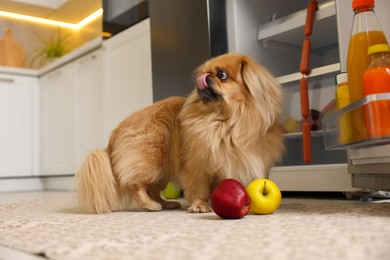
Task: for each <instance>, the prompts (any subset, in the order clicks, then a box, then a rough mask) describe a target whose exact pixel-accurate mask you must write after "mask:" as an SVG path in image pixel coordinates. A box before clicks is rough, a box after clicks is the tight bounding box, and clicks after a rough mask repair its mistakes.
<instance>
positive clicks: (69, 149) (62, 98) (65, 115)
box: [40, 64, 75, 175]
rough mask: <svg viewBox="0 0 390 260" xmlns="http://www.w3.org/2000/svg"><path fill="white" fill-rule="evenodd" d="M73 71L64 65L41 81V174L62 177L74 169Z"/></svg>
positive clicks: (70, 67) (71, 67) (69, 66)
mask: <svg viewBox="0 0 390 260" xmlns="http://www.w3.org/2000/svg"><path fill="white" fill-rule="evenodd" d="M74 73H75V72H74V71H73V66H71V65H70V64H69V65H66V66H64V67H61V68H59V69H56V70H54V71H53V72H51V73H49V74H46V75H44V76H42V78H41V81H40V84H41V86H40V114H41V124H40V128H41V135H40V140H41V146H40V148H41V174H43V175H61V174H70V173H74V172H75V167H74V152H73V150H74V147H75V146H74V131H73V129H74V116H73V115H74V114H73V111H74V110H73V98H72V97H73V96H74V77H73V75H74Z"/></svg>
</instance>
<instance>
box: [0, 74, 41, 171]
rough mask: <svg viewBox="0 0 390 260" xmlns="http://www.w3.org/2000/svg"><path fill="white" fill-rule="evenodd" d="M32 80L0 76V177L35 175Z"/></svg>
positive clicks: (34, 91)
mask: <svg viewBox="0 0 390 260" xmlns="http://www.w3.org/2000/svg"><path fill="white" fill-rule="evenodd" d="M37 81H38V80H37V78H36V77H33V76H31V77H30V76H16V75H12V74H6V73H0V126H1V127H0V177H23V176H32V175H34V174H36V173H37V171H38V153H37V149H38V146H37V145H38V144H37V142H36V140H37V138H36V137H37V131H38V84H37Z"/></svg>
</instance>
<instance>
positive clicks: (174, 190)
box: [162, 182, 181, 199]
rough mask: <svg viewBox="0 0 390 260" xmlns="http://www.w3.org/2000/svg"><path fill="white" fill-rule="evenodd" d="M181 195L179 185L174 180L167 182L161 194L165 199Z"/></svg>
mask: <svg viewBox="0 0 390 260" xmlns="http://www.w3.org/2000/svg"><path fill="white" fill-rule="evenodd" d="M180 195H181V187H180V185H179V184H177V183H175V182H168V184H167V186H166V187H165V189H164V190H163V192H162V196H163V197H164V198H166V199H177V198H179V197H180Z"/></svg>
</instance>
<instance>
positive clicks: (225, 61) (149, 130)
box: [76, 54, 284, 213]
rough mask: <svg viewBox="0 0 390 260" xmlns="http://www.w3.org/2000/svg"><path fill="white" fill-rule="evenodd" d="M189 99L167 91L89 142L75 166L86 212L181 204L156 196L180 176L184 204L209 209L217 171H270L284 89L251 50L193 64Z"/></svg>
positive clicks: (249, 176) (246, 175)
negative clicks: (105, 140) (103, 141)
mask: <svg viewBox="0 0 390 260" xmlns="http://www.w3.org/2000/svg"><path fill="white" fill-rule="evenodd" d="M196 78H197V80H196V86H195V89H194V91H193V92H192V93H191V95H190V96H189V97H188V99H185V98H181V97H171V98H167V99H165V100H162V101H159V102H156V103H155V104H153V105H151V106H149V107H146V108H145V109H143V110H140V111H138V112H135V113H134V114H132V115H130V116H129V117H128V118H126V119H125V120H124V121H123V122H122V123H120V124H119V126H118V127H117V128H116V129H115V130H114V131H113V133H112V136H111V138H110V141H109V144H108V147H107V148H106V149H105V150H101V149H95V150H94V151H92V152H91V154H90V155H89V156H88V157H87V158H86V160H85V162H84V163H83V165H82V167H81V169H80V170H79V172H78V174H77V178H76V180H77V183H78V191H79V198H80V202H81V205H82V206H83V208H84V210H85V211H87V212H89V213H106V212H111V211H118V210H125V209H128V208H129V206H130V203H131V201H132V199H133V198H134V199H135V201H136V202H137V204H138V206H139V207H141V208H144V209H146V210H151V211H157V210H161V209H175V208H179V207H180V204H179V203H177V202H168V201H165V200H163V199H162V198H161V196H160V192H161V190H162V189H163V188H164V187H165V185H166V184H167V182H168V181H170V180H175V181H178V182H179V183H181V185H182V187H183V188H184V190H185V198H186V199H187V200H188V201H189V202H190V203H191V206H190V207H189V209H188V211H189V212H210V211H211V208H210V206H209V204H208V199H209V195H210V192H211V191H212V189H213V187H214V185H215V184H216V183H217V182H218V181H219V180H221V179H225V178H234V179H237V180H239V181H241V182H242V183H243V184H244V185H247V184H248V183H249V182H250V181H252V180H254V179H257V178H263V177H268V172H269V170H270V168H271V167H272V166H273V164H274V163H275V162H276V161H277V160H279V159H280V157H281V154H282V152H283V150H284V145H283V137H282V132H283V131H282V129H281V127H280V126H279V124H278V120H279V115H280V110H281V97H282V91H281V88H280V86H279V84H278V83H277V82H276V81H275V79H274V78H273V77H272V76H271V75H270V73H269V72H268V71H267V70H266V69H265V68H264V67H262V66H261V65H259V64H257V63H256V62H255V61H253V60H252V59H251V58H249V57H247V56H244V55H239V54H225V55H222V56H219V57H216V58H214V59H211V60H209V61H207V62H206V63H204V64H203V65H202V66H200V67H199V68H198V69H197V71H196Z"/></svg>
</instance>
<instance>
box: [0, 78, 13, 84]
mask: <svg viewBox="0 0 390 260" xmlns="http://www.w3.org/2000/svg"><path fill="white" fill-rule="evenodd" d="M0 82H4V83H14V82H15V80H14V79H12V78H0Z"/></svg>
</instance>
